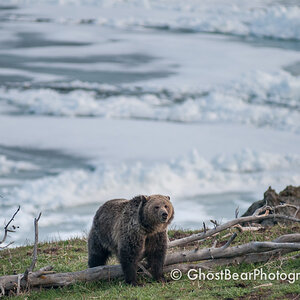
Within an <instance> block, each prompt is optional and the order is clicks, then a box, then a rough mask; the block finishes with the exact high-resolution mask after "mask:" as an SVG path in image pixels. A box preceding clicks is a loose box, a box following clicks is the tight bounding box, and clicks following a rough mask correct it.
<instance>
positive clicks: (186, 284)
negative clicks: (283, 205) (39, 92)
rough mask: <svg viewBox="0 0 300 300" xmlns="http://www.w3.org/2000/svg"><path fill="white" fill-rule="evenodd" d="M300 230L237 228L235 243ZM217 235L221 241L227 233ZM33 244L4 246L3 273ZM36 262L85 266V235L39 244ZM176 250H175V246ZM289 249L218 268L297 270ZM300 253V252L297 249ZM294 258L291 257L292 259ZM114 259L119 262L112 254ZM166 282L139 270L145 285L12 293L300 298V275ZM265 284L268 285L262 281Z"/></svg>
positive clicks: (65, 268) (66, 268)
mask: <svg viewBox="0 0 300 300" xmlns="http://www.w3.org/2000/svg"><path fill="white" fill-rule="evenodd" d="M295 232H300V225H291V226H274V227H272V228H267V229H262V230H260V231H259V232H244V233H239V234H238V237H237V238H236V240H235V241H234V242H233V244H232V245H237V244H241V243H246V242H250V241H263V240H265V241H271V240H272V239H275V238H276V237H278V236H280V235H282V234H287V233H295ZM191 233H192V231H182V230H170V231H169V236H170V239H173V238H179V237H182V236H185V235H189V234H191ZM226 233H228V232H224V233H222V234H220V236H219V237H218V245H217V247H218V246H220V245H222V242H223V243H224V241H226V240H227V239H228V237H225V238H224V237H223V236H224V235H225V234H226ZM211 245H212V241H211V240H209V241H206V242H205V243H203V244H201V245H200V247H205V246H211ZM32 249H33V247H32V246H24V247H18V248H14V249H6V250H4V251H1V252H0V261H1V264H0V275H8V274H18V273H23V272H24V271H25V269H26V267H27V266H29V265H30V262H31V255H32ZM38 250H39V251H38V262H37V265H36V269H39V268H41V267H44V266H46V265H52V266H53V267H54V270H55V271H56V272H72V271H78V270H83V269H85V268H86V267H87V250H86V240H84V239H79V238H78V239H71V240H67V241H54V242H49V243H42V244H39V247H38ZM176 250H178V249H174V250H173V251H176ZM295 254H297V253H295V252H294V253H291V254H290V255H289V257H290V258H289V259H286V257H283V258H281V259H276V260H275V261H272V262H268V263H259V264H240V265H236V266H229V267H218V268H215V269H214V270H213V271H214V272H220V271H222V270H225V269H226V268H227V269H229V270H230V271H231V273H234V272H236V273H238V274H241V273H243V272H252V271H253V270H254V269H255V268H262V269H263V272H265V273H267V274H268V273H276V272H277V271H279V272H280V273H295V272H300V257H298V258H295ZM298 254H299V253H298ZM292 257H293V258H292ZM109 263H110V264H116V263H117V261H116V259H112V260H111V261H110V262H109ZM167 279H168V282H167V283H165V284H162V283H157V282H153V281H152V280H151V279H149V278H147V277H145V276H144V275H140V277H139V280H140V283H141V284H143V286H139V287H131V286H128V285H126V284H125V283H124V281H123V280H122V279H115V280H111V281H102V282H93V283H79V284H74V285H72V286H69V287H64V288H57V289H43V290H31V291H28V292H26V293H22V294H21V295H19V296H16V295H11V296H10V297H12V298H14V299H170V300H171V299H300V281H299V280H300V277H299V280H298V281H295V282H294V283H289V282H288V280H242V279H239V280H229V281H227V280H220V281H217V280H206V281H203V280H202V281H198V280H196V281H190V280H189V279H188V278H187V276H186V275H184V276H183V277H182V278H181V279H180V280H178V281H172V279H171V278H170V276H169V274H167ZM261 285H264V286H261Z"/></svg>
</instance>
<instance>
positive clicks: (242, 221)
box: [168, 214, 300, 248]
mask: <svg viewBox="0 0 300 300" xmlns="http://www.w3.org/2000/svg"><path fill="white" fill-rule="evenodd" d="M266 219H272V220H289V221H292V222H300V219H298V218H294V217H288V216H285V215H279V214H273V215H253V216H247V217H240V218H237V219H234V220H231V221H229V222H227V223H224V224H222V225H219V226H217V227H215V228H213V229H210V230H205V231H203V232H200V233H197V234H193V235H190V236H188V237H185V238H181V239H178V240H175V241H172V242H170V243H169V245H168V247H169V248H171V247H176V246H182V245H185V244H187V243H191V242H195V241H199V240H202V239H203V240H204V239H207V238H208V237H211V236H213V235H215V234H216V233H219V232H221V231H223V230H226V229H228V228H231V227H233V226H235V225H237V224H245V223H250V222H257V221H260V220H266Z"/></svg>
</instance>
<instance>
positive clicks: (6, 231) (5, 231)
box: [0, 205, 21, 245]
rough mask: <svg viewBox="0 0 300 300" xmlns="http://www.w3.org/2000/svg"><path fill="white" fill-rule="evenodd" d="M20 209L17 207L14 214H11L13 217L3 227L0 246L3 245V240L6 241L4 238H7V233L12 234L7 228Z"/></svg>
mask: <svg viewBox="0 0 300 300" xmlns="http://www.w3.org/2000/svg"><path fill="white" fill-rule="evenodd" d="M20 208H21V207H20V205H19V207H18V209H17V210H16V211H15V213H14V214H13V216H12V217H11V218H10V220H9V221H8V223H7V224H6V225H5V227H4V236H3V238H2V240H1V241H0V245H1V244H3V243H4V242H5V240H6V238H7V234H8V232H14V230H11V229H9V228H8V226H9V225H10V223H11V222H12V221H13V220H14V218H15V216H16V215H17V213H18V212H19V210H20Z"/></svg>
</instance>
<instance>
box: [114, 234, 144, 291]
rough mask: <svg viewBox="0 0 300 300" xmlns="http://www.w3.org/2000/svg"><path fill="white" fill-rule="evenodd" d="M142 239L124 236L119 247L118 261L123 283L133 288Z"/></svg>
mask: <svg viewBox="0 0 300 300" xmlns="http://www.w3.org/2000/svg"><path fill="white" fill-rule="evenodd" d="M143 248H144V239H143V237H140V236H139V235H138V234H137V235H136V234H133V235H132V236H128V235H127V236H126V239H124V240H123V241H121V244H120V247H119V260H120V263H121V266H122V270H123V273H124V276H125V281H126V283H128V284H132V285H133V286H136V285H137V275H136V272H137V264H138V262H139V260H140V259H141V256H142V251H143Z"/></svg>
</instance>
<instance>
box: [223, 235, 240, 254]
mask: <svg viewBox="0 0 300 300" xmlns="http://www.w3.org/2000/svg"><path fill="white" fill-rule="evenodd" d="M236 237H237V233H236V232H235V233H234V234H233V235H232V236H231V237H230V239H229V240H228V241H227V243H226V244H225V245H224V246H223V247H222V249H223V250H225V249H226V248H228V247H229V246H230V244H231V243H232V242H233V240H234V239H235V238H236Z"/></svg>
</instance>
